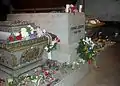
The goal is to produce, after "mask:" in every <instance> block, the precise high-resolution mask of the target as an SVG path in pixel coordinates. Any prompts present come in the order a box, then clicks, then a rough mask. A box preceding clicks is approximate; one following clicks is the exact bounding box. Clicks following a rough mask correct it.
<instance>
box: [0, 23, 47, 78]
mask: <svg viewBox="0 0 120 86" xmlns="http://www.w3.org/2000/svg"><path fill="white" fill-rule="evenodd" d="M10 23H11V22H4V23H1V24H0V70H1V71H4V73H6V74H8V75H9V76H11V77H13V78H14V77H16V78H17V77H18V76H20V75H21V74H24V73H26V72H28V71H30V70H32V69H34V68H36V67H38V66H40V65H41V64H42V62H44V61H43V59H42V54H43V53H44V47H45V46H46V45H47V44H48V38H47V37H45V36H41V37H38V36H37V33H36V30H35V29H34V28H33V27H35V25H34V24H31V23H25V22H22V23H21V22H14V23H13V22H12V23H11V24H10ZM22 31H23V32H22ZM31 35H32V36H31Z"/></svg>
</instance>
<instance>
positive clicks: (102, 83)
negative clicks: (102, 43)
mask: <svg viewBox="0 0 120 86" xmlns="http://www.w3.org/2000/svg"><path fill="white" fill-rule="evenodd" d="M119 49H120V43H117V44H115V45H113V46H111V47H109V48H107V49H106V50H105V51H104V52H102V53H101V54H100V55H98V65H99V66H100V69H99V70H94V69H93V68H91V72H90V73H88V74H87V75H86V77H85V78H83V80H82V81H80V82H79V83H78V84H77V85H76V86H120V50H119Z"/></svg>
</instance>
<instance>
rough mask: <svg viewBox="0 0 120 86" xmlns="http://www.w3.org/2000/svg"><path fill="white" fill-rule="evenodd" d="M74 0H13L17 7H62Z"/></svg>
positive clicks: (14, 5)
mask: <svg viewBox="0 0 120 86" xmlns="http://www.w3.org/2000/svg"><path fill="white" fill-rule="evenodd" d="M73 1H74V0H12V5H13V7H14V8H16V9H29V8H53V7H62V6H65V5H66V4H67V3H72V2H73Z"/></svg>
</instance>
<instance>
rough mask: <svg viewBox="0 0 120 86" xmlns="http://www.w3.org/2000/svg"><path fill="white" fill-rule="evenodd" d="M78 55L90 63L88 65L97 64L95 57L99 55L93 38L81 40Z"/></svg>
mask: <svg viewBox="0 0 120 86" xmlns="http://www.w3.org/2000/svg"><path fill="white" fill-rule="evenodd" d="M77 53H78V55H79V57H80V59H82V60H83V61H84V62H88V64H91V63H93V62H94V63H95V64H96V60H95V56H96V54H97V46H96V44H95V43H94V42H93V41H92V40H91V38H88V37H85V38H83V39H80V42H79V45H78V47H77Z"/></svg>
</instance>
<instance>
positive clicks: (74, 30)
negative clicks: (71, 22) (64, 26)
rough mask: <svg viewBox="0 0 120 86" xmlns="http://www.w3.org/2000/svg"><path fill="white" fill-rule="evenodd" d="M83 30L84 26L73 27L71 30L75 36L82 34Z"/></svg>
mask: <svg viewBox="0 0 120 86" xmlns="http://www.w3.org/2000/svg"><path fill="white" fill-rule="evenodd" d="M81 28H84V25H78V26H74V27H71V28H70V30H71V31H72V32H73V33H74V34H77V33H80V32H81Z"/></svg>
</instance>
